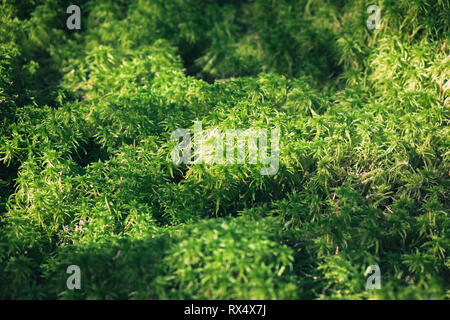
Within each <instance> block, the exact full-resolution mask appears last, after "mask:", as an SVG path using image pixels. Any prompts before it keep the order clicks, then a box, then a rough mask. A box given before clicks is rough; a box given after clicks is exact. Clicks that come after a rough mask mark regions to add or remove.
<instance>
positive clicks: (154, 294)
mask: <svg viewBox="0 0 450 320" xmlns="http://www.w3.org/2000/svg"><path fill="white" fill-rule="evenodd" d="M71 4H77V5H79V6H80V7H81V11H82V20H81V25H82V28H81V30H73V31H71V30H67V28H66V19H67V17H68V14H66V8H67V7H68V6H69V5H71ZM372 4H376V5H378V6H379V7H380V9H381V26H380V29H375V30H368V29H367V27H366V21H367V19H368V17H369V14H368V13H367V11H366V10H367V7H368V6H369V5H372ZM449 21H450V3H449V1H448V0H433V1H431V0H430V1H426V0H415V1H407V0H395V1H394V0H377V1H365V0H352V1H347V0H336V1H331V0H296V1H287V0H277V1H271V0H254V1H237V0H221V1H220V0H219V1H212V0H202V1H199V0H183V1H182V0H170V1H167V0H153V1H144V0H135V1H132V0H119V1H117V0H116V1H113V0H98V1H68V0H33V1H30V0H27V1H21V0H3V1H2V2H1V3H0V160H1V162H0V219H1V220H0V297H1V298H3V299H11V298H12V299H25V298H26V299H30V298H33V299H55V298H60V299H74V298H80V299H127V298H130V299H179V298H187V299H368V298H371V299H430V298H431V299H444V298H449V295H450V291H449V288H450V287H449V279H450V274H449V267H450V265H449V260H448V256H447V253H448V249H449V245H450V237H449V228H448V227H449V218H448V211H449V210H448V209H449V195H448V191H449V169H450V166H449V160H450V159H449V156H450V153H449V145H450V139H449V137H450V134H449V126H448V125H449V103H450V98H449V89H450V82H449V81H450V58H449V57H450V54H449V46H450V44H449V43H448V40H449V34H450V32H449ZM195 120H199V121H202V124H203V128H204V129H211V128H219V129H221V130H226V129H235V128H236V129H237V128H249V127H278V128H280V129H281V133H282V134H281V137H280V169H279V171H278V173H277V174H276V175H274V176H261V175H260V167H258V166H255V165H250V164H245V165H240V166H238V165H227V166H225V165H215V166H211V165H192V166H175V165H174V164H173V163H172V161H171V158H170V151H171V149H172V147H173V146H174V142H172V141H170V135H171V133H172V131H173V130H175V129H178V128H188V129H190V130H191V132H193V121H195ZM72 264H76V265H79V266H80V267H81V271H82V289H81V290H79V291H78V290H77V291H71V290H68V289H67V287H66V285H65V284H66V279H67V277H68V276H69V275H68V274H66V273H65V270H66V268H67V266H68V265H72ZM373 264H378V265H379V266H380V269H381V275H382V280H381V281H382V287H381V289H380V290H367V288H366V276H365V275H364V271H365V270H366V268H367V267H368V266H369V265H373Z"/></svg>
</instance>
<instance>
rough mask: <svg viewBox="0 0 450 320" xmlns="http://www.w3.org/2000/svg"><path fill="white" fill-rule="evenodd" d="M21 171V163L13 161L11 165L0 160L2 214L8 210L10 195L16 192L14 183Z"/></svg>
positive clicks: (0, 212) (0, 208) (0, 207)
mask: <svg viewBox="0 0 450 320" xmlns="http://www.w3.org/2000/svg"><path fill="white" fill-rule="evenodd" d="M18 172H19V164H18V163H11V164H10V165H9V166H7V165H6V164H4V163H2V162H0V215H1V214H2V213H4V212H6V203H7V201H8V198H9V196H11V195H12V194H13V193H14V192H15V187H14V184H15V182H16V179H17V176H18Z"/></svg>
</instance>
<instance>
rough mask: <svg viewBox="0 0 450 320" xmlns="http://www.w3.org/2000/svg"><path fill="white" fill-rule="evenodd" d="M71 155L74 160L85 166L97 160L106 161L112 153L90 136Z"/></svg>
mask: <svg viewBox="0 0 450 320" xmlns="http://www.w3.org/2000/svg"><path fill="white" fill-rule="evenodd" d="M71 157H72V159H73V161H75V162H76V163H77V164H78V165H79V166H81V167H83V168H84V167H87V166H88V165H89V164H91V163H94V162H97V161H106V160H108V159H109V158H110V155H109V153H108V152H107V151H106V149H105V148H103V147H102V146H101V145H100V144H98V143H97V142H95V140H94V139H92V138H90V139H89V140H88V141H87V142H84V143H81V144H80V146H79V147H78V149H77V150H76V151H75V152H73V153H72V154H71Z"/></svg>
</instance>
